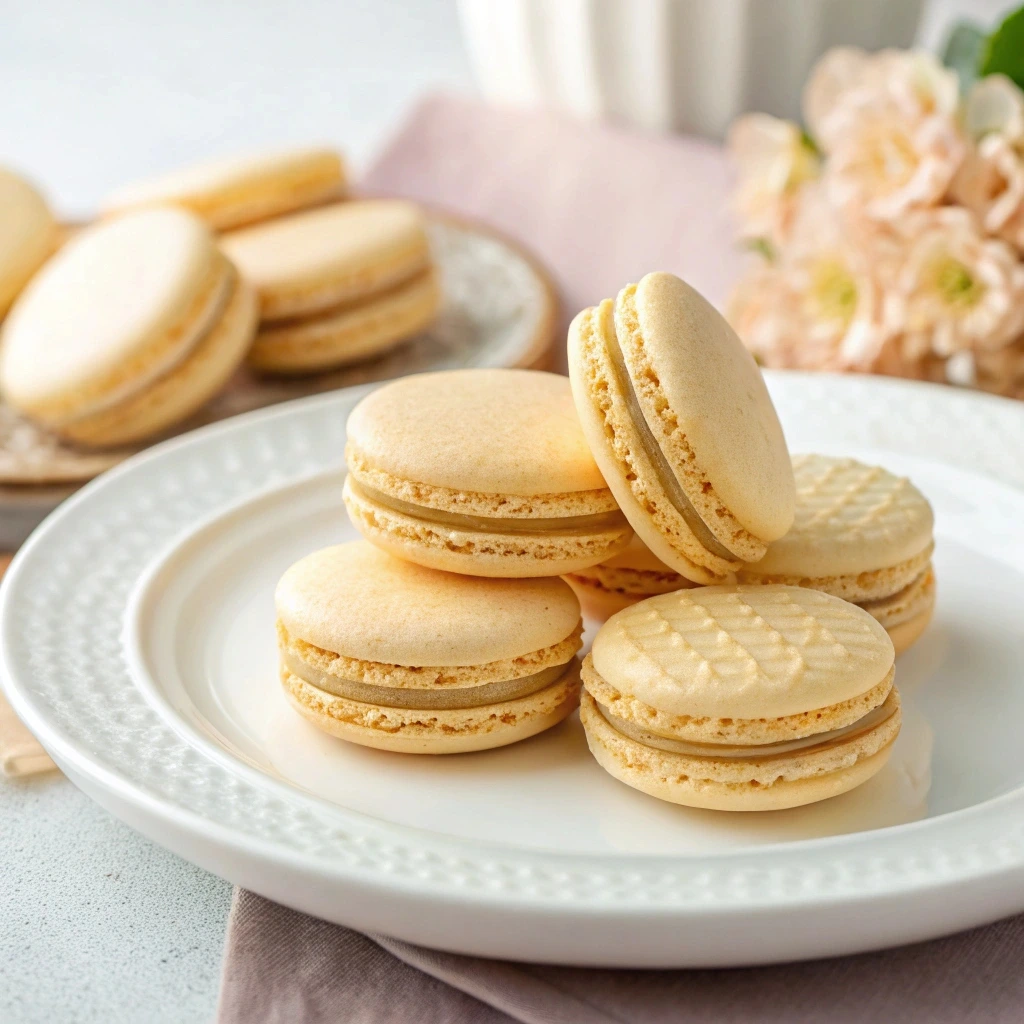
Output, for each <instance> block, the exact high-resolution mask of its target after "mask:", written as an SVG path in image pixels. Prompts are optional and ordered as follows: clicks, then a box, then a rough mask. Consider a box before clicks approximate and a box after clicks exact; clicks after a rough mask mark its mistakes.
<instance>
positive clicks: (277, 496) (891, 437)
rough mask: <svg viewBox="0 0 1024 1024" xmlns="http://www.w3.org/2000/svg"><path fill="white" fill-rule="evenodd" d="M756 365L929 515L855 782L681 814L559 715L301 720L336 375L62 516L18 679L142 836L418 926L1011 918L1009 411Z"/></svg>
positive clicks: (527, 931)
mask: <svg viewBox="0 0 1024 1024" xmlns="http://www.w3.org/2000/svg"><path fill="white" fill-rule="evenodd" d="M769 383H770V386H771V389H772V392H773V396H774V397H775V400H776V402H777V404H778V406H779V410H780V413H781V415H782V419H783V422H784V424H785V426H786V429H787V435H788V437H789V440H790V443H791V447H792V448H793V449H794V450H795V451H799V450H809V449H811V448H813V449H815V450H823V451H830V452H835V451H843V452H849V453H851V454H854V455H857V456H861V457H864V458H869V459H877V460H879V461H882V462H884V463H885V464H886V465H887V466H889V467H890V468H893V469H895V470H897V471H901V472H909V473H911V474H912V475H913V477H914V479H915V480H916V481H917V482H918V483H919V484H920V485H921V486H922V488H923V489H924V490H925V492H926V493H927V494H928V495H929V497H930V498H931V499H932V501H933V502H934V504H935V506H936V513H937V524H936V535H937V552H936V565H937V570H938V579H939V606H938V610H937V614H936V621H935V625H934V626H933V628H932V629H931V630H930V632H929V633H928V634H927V636H926V638H925V639H924V640H923V641H922V642H921V643H920V644H919V645H918V646H917V647H915V648H914V650H913V651H912V652H910V653H909V654H908V655H907V656H905V657H904V658H902V659H901V660H900V663H899V669H898V680H899V683H900V686H901V689H902V690H903V691H904V692H905V694H906V697H907V704H908V715H907V723H906V727H905V730H904V733H903V735H901V738H900V741H899V747H898V749H897V751H896V753H895V755H894V758H893V763H892V765H891V766H890V767H889V768H888V769H887V770H886V772H885V773H884V774H883V775H882V776H880V777H879V778H878V779H876V780H875V782H873V783H869V784H868V785H867V786H865V787H863V788H862V789H861V790H859V791H857V792H854V793H852V794H849V795H848V796H847V797H842V798H839V799H837V800H834V801H830V802H828V803H826V804H822V805H819V806H816V807H811V808H806V809H804V810H802V811H794V812H784V813H781V814H775V815H754V816H749V817H747V816H744V817H742V818H740V817H733V816H726V815H719V814H715V813H713V812H697V811H689V810H686V809H683V808H676V807H670V806H668V805H664V804H661V803H659V802H657V801H654V800H651V799H650V798H648V797H645V796H643V795H641V794H638V793H635V792H633V791H632V790H629V789H628V788H626V787H623V786H621V785H618V784H616V783H615V782H614V781H613V780H611V779H610V778H608V777H607V776H605V775H604V773H602V772H601V771H600V769H598V768H597V766H596V764H594V763H593V762H592V761H591V760H590V759H589V757H588V755H587V754H586V751H585V747H584V743H583V740H582V736H581V732H580V729H579V725H578V723H577V722H576V721H575V720H572V721H569V722H567V723H565V724H564V725H563V726H561V727H559V728H558V729H556V730H554V731H552V732H551V733H549V734H547V735H544V736H542V737H539V738H537V739H535V740H532V741H529V742H527V743H523V744H519V745H517V746H515V747H511V748H507V749H505V750H500V751H494V752H491V753H486V754H479V755H466V756H463V757H458V758H448V759H428V758H412V757H402V756H400V755H388V754H383V753H379V752H374V751H367V750H362V749H360V748H354V747H349V746H346V745H344V744H341V743H340V742H335V741H332V740H330V739H328V738H327V737H322V736H320V734H319V733H316V732H315V731H314V730H311V729H309V728H308V727H306V726H305V724H304V723H303V722H301V721H300V720H299V719H298V718H297V716H295V715H293V714H292V713H290V712H289V710H288V709H287V708H286V707H285V706H284V703H283V701H282V700H281V698H280V697H279V695H278V692H277V689H276V683H275V671H274V642H273V633H272V619H273V608H272V597H271V589H272V586H273V583H274V581H275V580H276V578H277V576H278V575H279V574H280V572H281V571H282V570H283V569H284V568H285V567H286V566H287V564H289V562H290V561H292V560H293V559H294V558H296V557H298V556H299V555H301V554H302V553H304V552H306V551H308V550H310V549H311V548H313V547H316V546H318V545H320V544H324V543H329V542H332V541H335V540H340V539H343V538H344V537H345V536H346V531H347V530H348V527H347V524H346V523H345V520H344V513H343V511H342V506H341V502H340V481H341V476H340V469H339V463H340V457H341V451H342V446H343V439H344V420H345V416H346V414H347V411H348V409H349V408H350V407H351V404H352V402H353V401H354V400H355V399H356V398H357V397H358V395H350V394H347V395H329V396H323V397H320V398H314V399H307V400H304V401H302V402H299V403H294V404H291V405H288V406H283V407H279V408H277V409H272V410H266V411H263V412H260V413H255V414H251V415H250V416H247V417H244V418H242V419H240V420H237V421H232V422H230V423H225V424H220V425H217V426H214V427H210V428H206V429H205V430H202V431H200V432H198V433H196V434H194V435H191V436H188V437H185V438H181V439H177V440H175V441H172V442H168V443H167V444H165V445H162V446H160V447H158V448H156V449H154V450H152V451H151V452H149V453H147V454H146V455H144V456H141V457H138V458H137V459H134V460H132V461H131V462H129V463H127V464H126V465H124V466H123V467H121V468H119V469H117V470H115V471H114V472H112V473H111V474H109V475H107V476H105V477H103V478H101V479H100V480H98V481H96V482H95V483H94V484H92V485H89V486H88V487H86V488H85V489H84V490H83V491H82V492H81V493H80V494H79V495H77V496H76V497H75V498H73V499H72V500H71V501H70V502H68V503H67V504H66V505H64V506H62V507H61V508H60V509H59V510H58V511H57V512H56V513H55V514H54V515H53V516H52V517H51V518H50V519H49V520H48V522H47V523H46V524H45V525H44V526H43V527H42V528H41V529H40V530H39V531H38V532H37V533H36V534H35V535H34V537H33V538H32V539H31V540H30V541H29V543H28V544H27V545H26V547H25V548H24V549H23V551H22V552H21V553H20V554H19V556H18V557H17V558H16V559H15V562H14V563H13V565H12V567H11V569H10V570H9V573H8V577H7V580H6V582H5V584H4V588H3V592H2V598H0V641H2V648H3V672H4V677H5V681H6V685H7V689H8V692H9V696H10V698H11V700H12V703H13V704H14V705H15V708H16V710H17V711H18V712H19V713H20V714H21V715H22V716H23V717H24V718H25V720H26V722H27V723H28V725H29V726H30V728H32V729H33V731H35V732H36V734H37V735H38V736H39V737H40V739H41V740H42V741H43V743H44V744H45V745H46V746H47V749H48V750H49V751H50V752H51V754H52V755H53V756H54V758H55V759H56V760H57V762H58V763H59V764H60V765H61V767H62V768H64V769H65V771H67V772H68V774H69V775H71V777H72V778H73V779H74V780H75V781H76V782H78V784H79V785H81V786H82V787H83V788H84V789H86V791H87V792H89V793H90V794H92V795H93V796H94V797H95V798H96V799H98V800H99V801H100V802H101V803H103V804H104V805H105V806H107V807H109V808H110V809H111V810H113V811H114V812H115V813H117V814H118V815H120V816H121V817H123V818H124V819H125V820H127V821H129V822H130V823H132V824H134V825H136V826H137V827H139V828H140V829H142V830H143V831H144V832H146V833H147V834H148V835H151V836H152V837H153V838H155V839H157V840H158V841H159V842H162V843H164V844H165V845H167V846H169V847H170V848H171V849H174V850H176V851H177V852H179V853H182V854H183V855H184V856H187V857H189V858H190V859H192V860H195V861H196V862H197V863H199V864H201V865H203V866H205V867H208V868H210V869H211V870H214V871H216V872H218V873H219V874H222V875H224V876H225V877H228V878H230V879H231V880H233V881H235V882H237V883H239V884H243V885H246V886H248V887H250V888H253V889H255V890H257V891H259V892H261V893H263V894H265V895H267V896H270V897H271V898H273V899H277V900H279V901H281V902H284V903H287V904H289V905H292V906H295V907H298V908H300V909H304V910H307V911H310V912H313V913H316V914H318V915H320V916H323V917H327V918H329V919H332V920H336V921H340V922H342V923H346V924H351V925H355V926H357V927H360V928H364V929H369V930H378V931H382V932H386V933H389V934H392V935H397V936H399V937H402V938H405V939H409V940H412V941H417V942H421V943H425V944H429V945H436V946H441V947H444V948H449V949H456V950H460V951H465V952H472V953H478V954H485V955H491V956H500V957H510V958H520V959H533V960H547V961H553V962H571V963H581V964H606V965H618V966H648V967H655V966H675V965H698V964H714V965H730V964H740V963H753V962H767V961H771V960H782V959H792V958H798V957H807V956H816V955H817V956H820V955H828V954H837V953H844V952H852V951H855V950H860V949H866V948H872V947H877V946H882V945H886V944H891V943H894V942H902V941H910V940H914V939H920V938H926V937H930V936H934V935H937V934H941V933H943V932H947V931H952V930H955V929H957V928H962V927H967V926H969V925H973V924H978V923H981V922H983V921H986V920H991V919H994V918H996V917H998V916H1002V915H1005V914H1009V913H1012V912H1015V911H1017V910H1020V909H1024V887H1022V885H1021V882H1022V881H1024V750H1022V748H1021V745H1020V743H1019V741H1018V739H1017V736H1018V732H1019V730H1018V728H1017V723H1019V721H1020V720H1021V715H1022V714H1024V687H1021V686H1020V668H1019V666H1020V665H1021V664H1022V663H1024V638H1022V636H1021V630H1020V629H1019V624H1018V621H1019V620H1018V617H1017V610H1018V609H1019V607H1020V600H1021V597H1022V596H1024V492H1022V491H1020V490H1016V489H1014V487H1012V486H1009V485H1008V482H1016V483H1017V484H1018V485H1019V484H1020V483H1021V482H1022V477H1024V468H1022V467H1021V465H1020V462H1019V453H1020V451H1021V450H1022V445H1024V408H1021V407H1019V406H1017V405H1014V404H1012V403H1009V402H1004V401H1001V400H999V399H993V398H988V397H985V396H979V395H974V394H967V393H963V392H957V391H953V390H950V389H941V388H934V387H930V386H927V385H917V384H909V383H905V382H899V381H887V380H879V379H868V378H856V377H844V378H833V377H828V376H825V375H802V374H772V375H769ZM983 474H989V476H986V475H983ZM993 478H999V479H993ZM1000 480H1001V481H1003V482H1000ZM141 523H144V524H145V530H143V529H140V528H139V524H141ZM929 776H930V781H931V785H930V789H929Z"/></svg>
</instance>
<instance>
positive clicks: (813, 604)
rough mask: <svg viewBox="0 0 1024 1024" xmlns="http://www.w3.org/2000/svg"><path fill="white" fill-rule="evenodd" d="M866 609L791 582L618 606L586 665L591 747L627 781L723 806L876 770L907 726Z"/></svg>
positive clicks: (813, 796) (833, 785) (794, 799)
mask: <svg viewBox="0 0 1024 1024" xmlns="http://www.w3.org/2000/svg"><path fill="white" fill-rule="evenodd" d="M894 656H895V655H894V651H893V645H892V642H891V640H890V639H889V637H888V635H887V634H886V632H885V630H884V629H883V628H882V627H881V626H880V625H879V623H878V622H877V621H875V619H874V618H872V617H871V616H870V615H869V614H868V613H867V612H865V611H863V610H862V609H860V608H857V607H856V606H855V605H851V604H849V603H848V602H845V601H843V600H841V599H839V598H836V597H832V596H830V595H828V594H823V593H820V592H817V591H813V590H807V589H802V588H799V587H785V586H746V587H744V586H723V587H704V588H696V589H692V590H680V591H676V592H674V593H671V594H665V595H662V596H660V597H654V598H650V599H649V600H647V601H643V602H641V603H639V604H636V605H633V606H631V607H630V608H627V609H625V610H624V611H621V612H619V613H617V614H616V615H613V616H612V618H611V619H609V620H608V622H607V623H606V624H605V625H604V626H603V627H602V629H601V630H600V631H599V632H598V635H597V637H596V639H595V641H594V647H593V651H592V652H591V654H590V655H588V657H587V658H586V660H585V662H584V666H583V682H584V687H585V691H586V692H585V694H584V697H583V700H582V711H581V717H582V720H583V724H584V726H585V728H586V730H587V738H588V742H589V744H590V748H591V751H592V752H593V754H594V756H595V757H596V758H597V760H598V762H599V763H600V764H601V765H602V767H604V768H605V770H607V771H608V772H609V773H610V774H612V775H613V776H615V777H616V778H618V779H619V780H620V781H622V782H625V783H626V784H627V785H630V786H633V787H634V788H636V789H640V790H641V791H643V792H646V793H649V794H650V795H652V796H657V797H659V798H660V799H663V800H669V801H671V802H674V803H681V804H687V805H690V806H695V807H707V808H718V809H723V810H768V809H773V808H782V807H794V806H797V805H799V804H804V803H810V802H813V801H816V800H822V799H825V798H827V797H831V796H835V795H837V794H839V793H843V792H846V791H847V790H848V789H851V788H853V787H854V786H857V785H859V784H860V783H861V782H864V781H865V780H866V779H867V778H869V777H870V776H871V775H873V774H875V772H877V771H878V770H879V769H880V768H881V767H882V765H883V764H884V763H885V760H886V758H887V756H888V752H889V748H890V747H891V744H892V742H893V741H894V740H895V738H896V735H897V733H898V732H899V725H900V706H899V696H898V694H897V692H896V690H895V688H894V687H893V680H894V677H895V670H894V666H893V659H894Z"/></svg>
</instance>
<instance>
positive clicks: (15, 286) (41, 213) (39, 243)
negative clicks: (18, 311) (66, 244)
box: [0, 167, 57, 320]
mask: <svg viewBox="0 0 1024 1024" xmlns="http://www.w3.org/2000/svg"><path fill="white" fill-rule="evenodd" d="M56 242H57V223H56V221H55V220H54V219H53V214H52V213H51V212H50V208H49V207H48V206H47V205H46V200H45V199H43V197H42V196H41V195H40V194H39V193H38V192H37V191H36V190H35V189H34V188H33V187H32V186H31V185H30V184H29V183H28V182H27V181H25V179H24V178H21V177H19V176H18V175H17V174H14V173H13V172H12V171H8V170H5V169H4V168H3V167H0V320H2V319H3V317H4V314H5V313H6V312H7V310H8V309H10V307H11V303H13V302H14V300H15V298H16V297H17V295H18V293H19V292H20V291H21V290H22V288H24V287H25V284H26V283H27V282H28V280H29V278H30V277H31V276H32V275H33V274H34V273H35V272H36V271H37V270H38V269H39V267H40V266H42V264H43V261H44V260H45V259H46V257H47V256H49V255H50V253H51V252H53V248H54V246H55V245H56Z"/></svg>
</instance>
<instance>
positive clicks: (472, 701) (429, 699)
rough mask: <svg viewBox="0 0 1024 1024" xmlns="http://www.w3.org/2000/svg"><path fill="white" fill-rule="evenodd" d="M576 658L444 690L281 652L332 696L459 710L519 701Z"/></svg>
mask: <svg viewBox="0 0 1024 1024" xmlns="http://www.w3.org/2000/svg"><path fill="white" fill-rule="evenodd" d="M576 660H577V659H575V658H573V659H570V660H569V661H567V662H563V663H562V664H561V665H551V666H550V667H549V668H544V669H541V670H540V671H539V672H534V673H533V674H532V675H529V676H520V677H519V678H518V679H501V680H497V681H495V682H491V683H484V684H483V685H481V686H460V687H446V688H444V689H430V690H427V689H413V688H411V687H396V686H376V685H374V684H372V683H362V682H360V681H359V680H357V679H341V678H339V677H338V676H334V675H331V674H330V673H328V672H321V671H320V670H319V669H315V668H313V667H312V666H310V665H307V664H306V663H305V662H304V661H303V660H302V659H301V658H299V657H298V656H297V655H295V654H293V653H291V652H288V651H282V652H281V664H282V665H283V666H284V667H285V668H286V669H288V671H289V672H291V673H292V674H293V675H296V676H298V677H299V678H300V679H302V680H303V681H304V682H307V683H309V684H310V685H311V686H315V687H317V688H318V689H320V690H325V691H326V692H327V693H332V694H334V696H335V697H346V698H348V699H349V700H356V701H359V702H360V703H363V704H378V705H380V706H381V707H386V708H409V709H411V710H415V711H458V710H462V709H465V708H479V707H483V706H484V705H485V704H503V703H504V702H505V701H509V700H519V699H520V698H521V697H529V696H530V695H531V694H533V693H537V692H538V691H539V690H543V689H544V688H545V687H547V686H551V685H552V684H553V683H557V682H558V680H559V679H561V678H562V676H564V675H565V673H566V671H567V670H568V669H569V667H570V666H571V665H572V664H573V662H574V661H576Z"/></svg>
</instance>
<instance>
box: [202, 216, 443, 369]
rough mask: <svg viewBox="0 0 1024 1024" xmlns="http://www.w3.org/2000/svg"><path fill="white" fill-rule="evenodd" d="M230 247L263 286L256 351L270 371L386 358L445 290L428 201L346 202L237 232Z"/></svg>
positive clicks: (420, 325)
mask: <svg viewBox="0 0 1024 1024" xmlns="http://www.w3.org/2000/svg"><path fill="white" fill-rule="evenodd" d="M222 244H223V246H224V250H225V251H226V252H227V254H228V255H229V256H230V257H231V258H232V259H233V260H234V261H235V262H236V263H237V264H238V267H239V269H240V270H241V272H242V274H243V275H244V276H245V277H246V278H247V279H248V280H250V281H251V282H252V283H253V285H254V286H255V287H256V290H257V292H258V293H259V297H260V314H261V317H262V319H263V325H262V328H261V330H260V333H259V335H258V337H257V338H256V343H255V344H254V345H253V348H252V352H251V353H250V355H249V362H250V365H252V366H253V367H254V368H255V369H257V370H260V371H263V372H267V373H312V372H315V371H318V370H326V369H330V368H333V367H336V366H342V365H344V364H346V363H351V362H354V361H356V360H359V359H367V358H369V357H370V356H375V355H379V354H381V353H382V352H385V351H387V350H388V349H390V348H393V347H394V346H395V345H397V344H398V343H399V342H402V341H405V340H407V339H408V338H410V337H412V336H413V335H414V334H417V333H418V332H420V331H422V330H423V329H424V328H425V327H426V326H427V325H428V324H429V323H430V322H431V321H432V320H433V319H434V317H435V315H436V314H437V310H438V306H439V305H440V298H441V291H440V287H439V285H438V276H437V272H436V270H435V269H434V267H433V263H432V260H431V255H430V246H429V244H428V240H427V233H426V224H425V221H424V218H423V215H422V213H421V212H420V210H419V208H418V207H417V206H415V205H414V204H413V203H407V202H404V201H400V200H384V199H379V200H367V201H365V202H351V203H336V204H334V205H331V206H325V207H321V208H320V209H317V210H309V211H307V212H305V213H300V214H295V215H293V216H291V217H282V218H280V219H278V220H275V221H272V222H270V223H268V224H261V225H257V226H255V227H251V228H246V229H244V230H241V231H234V232H231V233H230V234H227V235H225V236H224V238H223V243H222Z"/></svg>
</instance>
